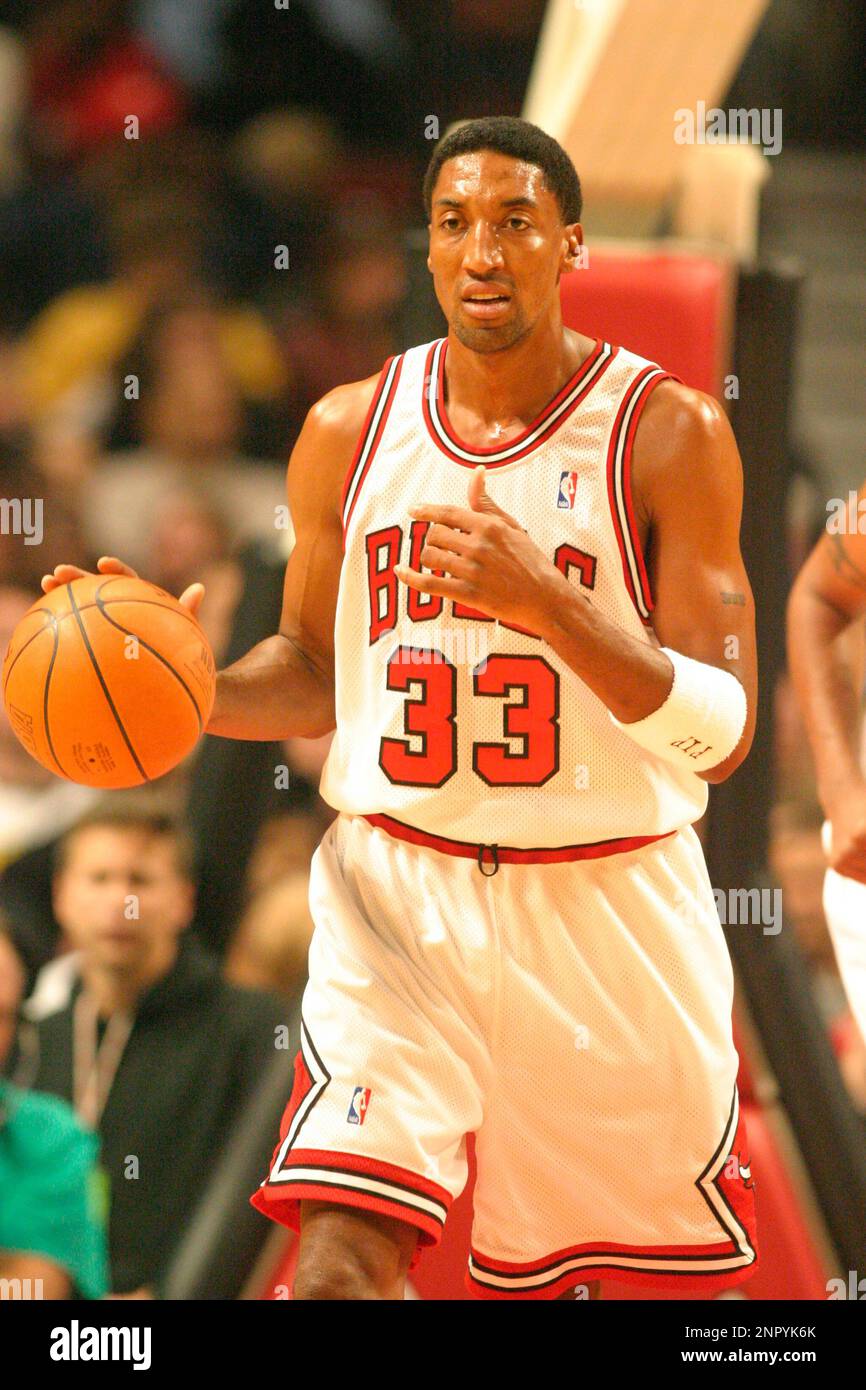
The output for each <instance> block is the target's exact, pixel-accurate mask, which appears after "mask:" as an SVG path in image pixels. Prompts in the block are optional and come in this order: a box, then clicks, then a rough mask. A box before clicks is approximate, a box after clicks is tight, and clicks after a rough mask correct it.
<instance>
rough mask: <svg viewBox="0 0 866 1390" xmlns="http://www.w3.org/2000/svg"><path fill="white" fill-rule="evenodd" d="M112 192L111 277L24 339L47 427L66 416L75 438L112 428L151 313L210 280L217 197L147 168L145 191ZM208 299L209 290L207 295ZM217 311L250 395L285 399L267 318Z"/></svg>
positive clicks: (68, 299)
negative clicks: (120, 373)
mask: <svg viewBox="0 0 866 1390" xmlns="http://www.w3.org/2000/svg"><path fill="white" fill-rule="evenodd" d="M179 157H180V155H179ZM110 167H111V166H110V165H109V168H110ZM105 177H106V178H107V177H108V175H106V176H105ZM112 193H113V196H111V198H110V206H109V220H110V228H109V240H110V243H111V247H112V270H113V273H112V277H111V279H110V280H109V282H108V283H107V284H97V285H82V286H79V287H78V288H75V289H72V290H69V291H68V292H67V293H65V294H61V295H60V296H59V297H58V298H57V299H55V300H54V301H53V302H52V303H50V304H49V305H48V306H47V307H46V308H45V309H44V310H43V311H42V313H41V314H39V315H38V317H37V318H36V319H35V320H34V321H33V322H32V324H30V325H29V327H28V329H27V332H26V334H25V336H24V338H23V340H22V352H21V360H22V371H23V378H24V388H25V390H26V394H27V401H28V405H29V409H30V412H31V415H32V418H33V420H34V423H35V425H37V426H38V427H39V428H40V429H45V428H52V427H54V428H56V423H55V422H56V420H57V419H58V418H59V420H60V422H61V424H62V425H63V426H64V430H65V433H66V434H73V433H74V432H75V430H76V429H78V430H79V431H82V432H85V433H86V432H90V433H93V432H95V431H96V432H98V431H100V430H104V429H105V428H107V424H108V421H109V420H110V419H111V417H112V413H113V411H114V409H115V405H116V401H117V400H121V401H122V400H123V390H124V386H125V384H126V383H124V382H123V381H120V382H119V383H116V382H115V381H114V379H113V374H114V373H116V372H117V370H118V368H119V366H120V364H121V363H122V362H123V361H124V359H125V357H126V356H127V355H128V354H129V353H130V351H131V349H133V347H134V346H135V344H136V340H137V338H138V337H139V335H141V334H142V333H144V334H145V335H146V333H147V326H148V325H147V320H148V315H149V314H150V312H151V311H152V310H154V309H158V308H159V307H160V306H162V305H165V304H171V303H176V302H177V300H178V299H179V297H180V296H190V293H191V290H190V287H195V286H199V285H200V283H201V273H202V265H203V263H204V261H205V246H206V243H207V238H208V229H209V226H210V207H209V205H208V197H207V194H206V193H205V192H203V191H202V190H200V189H197V188H195V187H194V186H193V187H192V188H188V187H186V186H185V183H184V181H183V179H182V178H180V177H179V176H178V175H177V174H176V173H175V174H172V173H170V172H167V171H160V170H159V169H158V167H157V168H156V169H153V170H150V171H149V166H148V165H147V164H145V165H144V169H143V174H142V183H141V185H140V186H138V185H135V186H133V187H126V186H121V187H120V188H118V187H117V184H116V179H115V186H114V188H113V191H112ZM271 256H273V252H272V253H271ZM271 263H272V262H271ZM199 298H200V299H202V298H206V292H205V291H203V290H200V291H199ZM213 314H214V317H215V320H216V333H217V336H218V339H219V343H220V350H221V352H222V354H223V358H224V362H225V367H226V369H227V371H228V373H229V375H230V378H231V382H232V386H233V389H234V390H235V391H236V392H237V393H238V394H239V396H240V398H241V399H242V400H243V401H245V402H246V401H249V402H251V403H252V404H253V405H259V404H261V405H264V406H267V405H268V403H273V402H275V401H278V400H281V399H282V395H283V393H284V391H285V389H286V384H287V378H286V368H285V366H284V364H283V363H282V362H281V360H280V356H279V351H278V348H277V344H276V341H275V339H274V336H273V335H272V333H271V332H270V330H269V329H268V327H267V325H266V324H265V322H264V320H263V318H262V317H261V315H260V314H259V313H258V312H257V311H256V310H255V309H252V308H250V307H248V306H246V305H243V304H237V303H230V304H225V305H220V306H219V307H216V308H214V310H213ZM118 386H119V390H118V389H117V388H118Z"/></svg>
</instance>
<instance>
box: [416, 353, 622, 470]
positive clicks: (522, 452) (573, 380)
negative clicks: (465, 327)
mask: <svg viewBox="0 0 866 1390" xmlns="http://www.w3.org/2000/svg"><path fill="white" fill-rule="evenodd" d="M440 342H442V343H443V348H442V352H441V353H440V355H439V370H438V374H437V379H436V406H437V414H438V416H439V421H440V424H441V426H442V430H443V432H444V433H445V435H446V436H447V438H448V440H450V442H451V444H453V445H455V446H456V447H457V448H459V449H462V450H463V452H464V453H467V454H469V455H470V456H471V457H470V458H469V459H464V458H461V457H460V456H459V454H456V453H453V452H452V450H451V449H449V448H448V445H447V443H446V442H445V440H443V439H442V438H440V436H439V435H438V434H437V433H436V430H435V428H434V426H433V420H432V416H431V414H430V401H429V394H428V393H429V391H430V388H431V375H432V368H433V355H434V353H435V351H436V348H437V347H438V345H439V343H440ZM605 347H610V344H606V343H605V342H604V340H603V339H602V338H597V339H596V343H595V347H594V348H593V349H592V351H591V352H590V354H589V356H588V357H587V358H586V359H585V361H583V362H582V363H581V364H580V366H579V367H578V369H577V371H576V372H575V373H574V375H573V376H572V377H570V378H569V380H568V381H567V382H566V383H565V385H564V386H563V387H561V388H560V390H559V391H557V393H556V395H555V396H554V397H553V399H552V400H550V401H548V403H547V405H546V406H545V407H544V409H543V410H542V411H541V413H540V414H539V415H538V416H536V418H535V419H534V420H533V421H532V424H531V425H527V427H526V429H525V430H523V431H522V433H521V434H519V435H516V436H515V438H514V439H508V440H506V442H505V443H504V444H492V445H488V446H485V447H484V448H475V447H474V446H472V445H469V444H466V443H465V442H464V441H463V440H462V439H461V438H460V436H459V435H458V434H457V433H456V431H455V430H454V427H453V426H452V424H451V422H450V420H449V419H448V416H447V414H446V411H445V356H446V354H447V352H448V339H447V338H442V339H437V340H436V342H434V343H432V344H431V346H430V351H429V352H428V354H427V361H426V363H425V366H424V378H423V390H422V393H421V411H422V414H423V416H424V423H425V424H426V426H427V431H428V433H429V435H430V438H431V439H432V440H433V443H434V444H435V445H436V447H437V448H438V449H441V451H442V453H443V454H445V455H446V457H448V458H450V459H452V460H453V462H454V463H459V464H461V465H462V466H463V467H464V468H474V467H475V465H476V464H478V463H483V464H485V465H486V466H487V467H488V468H501V467H503V466H504V465H505V464H506V463H514V462H515V461H516V460H517V459H521V458H526V456H527V455H528V454H531V453H532V451H533V450H534V449H537V448H538V447H539V445H541V444H544V443H545V442H546V441H547V440H548V439H550V437H551V436H552V435H553V434H555V433H556V431H557V430H558V429H559V427H560V425H562V424H563V422H564V421H565V420H567V419H568V418H569V416H570V415H571V414H572V413H573V411H575V410H576V409H577V407H578V406H579V405H580V403H581V401H584V400H585V399H586V397H587V396H588V395H589V393H590V391H591V390H592V388H593V386H595V385H596V383H597V382H599V381H601V379H602V377H603V376H604V374H605V372H606V371H607V369H608V367H609V366H610V364H611V362H612V361H613V360H614V358H615V357H616V355H617V353H618V352H619V348H618V347H610V356H609V357H608V359H607V361H606V362H605V363H604V365H603V366H602V368H601V370H600V371H599V372H598V373H597V374H596V375H595V376H594V377H593V379H592V381H591V382H589V383H588V384H587V386H586V387H585V388H584V390H583V391H580V392H579V393H578V395H577V396H576V397H575V399H574V401H573V402H572V403H571V405H570V406H569V408H568V410H565V411H563V413H562V414H561V415H560V416H558V417H557V419H556V420H554V421H553V422H552V423H551V425H550V426H549V428H548V429H546V430H544V432H543V433H542V434H540V435H539V436H538V438H537V439H535V440H533V442H532V443H531V444H528V445H527V446H526V448H524V449H520V448H517V450H516V452H514V453H510V454H509V455H508V457H507V458H504V459H498V460H496V459H493V458H492V455H494V454H498V453H501V452H502V450H503V449H513V448H514V447H515V445H520V443H521V442H522V441H523V440H524V439H526V438H527V437H528V436H529V435H531V434H532V433H533V432H534V431H535V430H537V429H538V426H539V425H540V424H543V422H544V421H545V420H546V419H547V417H548V416H549V415H550V414H551V413H552V412H553V411H555V410H556V408H557V406H558V405H560V404H561V402H562V401H563V400H565V398H566V396H568V395H569V394H570V393H571V392H572V391H573V390H574V388H575V386H578V385H579V384H580V382H581V381H583V379H584V378H585V377H586V376H587V375H588V374H589V372H590V371H591V370H592V368H593V367H594V366H595V363H596V362H597V361H598V359H599V357H600V356H601V354H602V352H603V351H604V349H605Z"/></svg>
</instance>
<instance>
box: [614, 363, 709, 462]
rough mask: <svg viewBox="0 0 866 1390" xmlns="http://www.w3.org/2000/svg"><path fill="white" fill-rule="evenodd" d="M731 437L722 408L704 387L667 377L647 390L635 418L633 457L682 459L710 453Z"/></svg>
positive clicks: (665, 459) (662, 459)
mask: <svg viewBox="0 0 866 1390" xmlns="http://www.w3.org/2000/svg"><path fill="white" fill-rule="evenodd" d="M732 439H733V436H732V433H731V426H730V423H729V421H728V417H727V415H726V414H725V411H724V409H723V408H722V406H721V405H720V404H719V402H718V401H717V400H716V399H715V397H714V396H711V395H709V394H708V393H707V392H706V391H699V390H697V389H696V388H695V387H693V386H686V385H685V384H684V383H683V382H681V381H674V380H672V379H671V378H670V377H668V378H666V379H664V380H662V381H660V382H659V383H658V385H657V386H655V387H654V388H653V390H652V391H651V392H650V394H649V396H648V398H647V401H646V404H645V406H644V408H643V411H642V413H641V417H640V420H639V422H638V427H637V431H636V434H635V440H634V460H635V464H636V465H637V464H639V463H640V461H641V460H643V461H644V462H653V461H655V462H656V463H658V464H663V463H665V462H667V463H673V462H674V461H676V460H677V459H681V460H683V461H684V462H688V461H689V460H693V461H694V460H696V459H697V458H699V457H701V456H704V455H707V454H712V453H714V452H715V450H716V449H718V448H719V447H721V446H722V444H723V443H727V442H728V441H731V440H732Z"/></svg>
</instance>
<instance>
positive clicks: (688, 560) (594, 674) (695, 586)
mask: <svg viewBox="0 0 866 1390" xmlns="http://www.w3.org/2000/svg"><path fill="white" fill-rule="evenodd" d="M632 491H633V497H634V503H635V508H636V511H637V513H638V518H639V523H640V525H641V529H642V530H643V531H645V532H646V533H647V535H648V546H647V550H648V554H647V567H648V574H649V579H650V585H651V589H652V592H653V596H654V601H655V609H654V612H653V626H654V629H655V632H656V634H657V636H658V638H659V642H660V644H661V647H663V648H668V649H669V650H670V651H671V652H672V653H675V654H679V655H680V656H681V657H686V658H690V659H691V660H692V661H693V662H696V663H703V666H702V667H698V666H688V664H687V663H680V665H679V667H678V669H677V671H676V680H677V681H678V682H679V688H678V689H674V686H675V668H674V664H673V662H672V660H671V658H670V657H669V656H668V655H667V654H666V652H665V651H662V650H657V649H656V648H655V647H653V646H650V645H649V644H647V643H645V642H642V641H639V640H638V639H636V638H633V637H632V636H631V635H630V634H628V633H626V632H624V631H622V630H621V629H620V628H618V627H617V625H616V624H614V623H612V622H610V620H609V619H607V618H605V617H604V616H603V615H602V614H600V613H598V612H597V611H596V610H595V609H593V608H592V606H591V605H590V604H588V603H587V602H586V600H585V599H583V598H582V597H581V595H580V594H579V593H578V592H577V591H576V590H574V591H573V597H570V598H569V600H568V601H567V602H563V601H562V600H560V601H558V602H557V603H556V605H555V611H554V615H553V617H552V620H551V621H550V622H549V623H548V624H546V626H545V631H544V634H543V635H544V636H545V637H546V638H547V640H548V641H549V642H551V644H552V645H553V647H554V649H555V650H556V651H557V652H558V653H559V654H560V655H561V656H562V657H563V659H564V660H565V661H567V662H568V664H569V665H570V666H571V667H572V669H574V670H575V671H576V672H577V674H578V675H580V677H581V678H582V679H583V680H584V681H585V682H586V684H587V685H588V686H589V687H590V689H591V690H593V691H594V693H595V694H596V695H598V697H599V698H600V699H601V700H602V701H603V702H604V703H605V704H606V705H607V707H608V709H609V710H610V712H611V714H612V715H613V716H614V717H615V718H616V719H617V720H618V721H621V723H622V727H623V728H624V729H625V730H626V732H628V726H629V725H630V724H634V725H635V726H636V727H635V730H634V734H635V735H637V733H638V732H639V730H638V728H637V726H638V725H641V730H640V732H641V733H643V730H644V729H647V730H649V731H650V733H651V734H652V735H653V737H650V736H649V734H647V738H648V741H647V742H644V744H643V746H644V747H653V746H657V748H658V751H659V753H660V755H661V756H665V755H667V751H668V749H669V748H672V747H673V739H674V738H675V737H676V736H677V735H678V734H680V732H681V737H682V750H683V751H684V753H685V751H686V750H690V749H699V748H700V747H701V746H703V745H702V744H701V743H700V742H698V743H695V744H694V745H693V744H692V743H691V740H692V738H696V739H698V740H700V739H701V738H704V739H705V740H706V744H707V745H710V746H711V751H709V752H708V753H707V754H706V755H705V757H704V758H703V764H702V765H701V764H692V767H693V770H694V771H695V772H697V774H698V776H700V777H703V778H704V780H705V781H708V782H722V781H724V780H725V778H727V777H728V776H730V774H731V773H732V772H733V771H734V770H735V768H737V767H738V766H739V764H740V763H741V762H742V761H743V759H744V758H745V757H746V754H747V753H748V751H749V748H750V746H751V742H752V737H753V734H754V728H755V712H756V704H757V656H756V647H755V619H754V603H753V599H752V593H751V589H750V586H749V581H748V578H747V576H746V571H745V566H744V564H743V559H742V555H741V553H740V543H739V530H740V517H741V511H742V493H743V483H742V465H741V463H740V458H739V453H738V451H737V446H736V441H735V440H734V437H733V433H732V431H731V428H730V425H729V424H728V421H727V419H726V417H725V414H724V412H723V411H722V409H721V407H720V406H719V405H718V404H717V402H715V401H714V400H712V398H711V397H709V396H706V395H704V394H703V393H702V392H699V391H693V390H691V389H689V388H687V387H684V386H680V385H679V384H677V383H676V382H662V383H661V384H660V385H659V386H657V387H656V388H655V390H654V391H653V394H652V395H651V397H650V399H649V401H648V403H647V406H646V408H645V410H644V413H643V416H642V417H641V420H640V424H639V426H638V429H637V432H636V435H635V443H634V454H633V467H632ZM560 592H561V593H562V592H564V591H562V590H560ZM715 672H721V673H724V679H722V678H721V677H719V676H717V675H716V674H715ZM731 678H733V679H731ZM735 682H736V683H735ZM669 697H670V700H669ZM687 697H688V698H687ZM663 711H664V712H663ZM651 716H652V717H654V720H655V727H654V728H653V726H651V725H650V724H649V720H650V717H651ZM665 721H667V722H665ZM740 721H742V722H740ZM732 728H736V729H738V730H740V731H741V732H739V737H738V738H737V739H736V742H735V743H734V744H733V746H732V747H731V748H729V749H728V751H726V752H725V754H724V756H723V757H722V758H721V759H720V760H719V761H717V762H715V763H714V762H713V761H712V759H713V757H714V752H713V751H712V745H714V746H715V748H719V747H721V748H724V747H725V737H726V736H728V737H729V736H730V730H731V729H732ZM659 733H660V735H661V736H660V737H658V734H659ZM669 735H670V737H669ZM637 741H639V742H640V741H641V738H638V739H637ZM663 749H664V751H663ZM677 756H678V753H676V752H675V753H673V755H672V756H671V761H674V760H675V759H676V757H677ZM689 756H691V754H690V753H689ZM683 765H685V766H688V765H689V763H688V762H684V764H683Z"/></svg>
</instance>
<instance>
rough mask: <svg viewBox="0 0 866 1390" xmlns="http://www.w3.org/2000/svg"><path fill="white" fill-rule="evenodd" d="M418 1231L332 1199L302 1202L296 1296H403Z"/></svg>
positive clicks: (402, 1222)
mask: <svg viewBox="0 0 866 1390" xmlns="http://www.w3.org/2000/svg"><path fill="white" fill-rule="evenodd" d="M417 1241H418V1231H417V1229H416V1228H415V1227H413V1226H410V1225H408V1224H407V1223H406V1222H405V1221H396V1220H394V1219H393V1218H392V1217H388V1216H380V1215H379V1214H378V1213H377V1212H371V1211H365V1210H360V1209H358V1210H355V1209H353V1208H351V1207H342V1206H336V1205H334V1204H332V1203H329V1202H301V1236H300V1250H299V1254H298V1265H297V1270H296V1272H295V1283H294V1288H293V1292H292V1297H293V1298H294V1299H296V1300H297V1299H305V1300H309V1299H330V1300H334V1299H339V1300H346V1299H357V1300H368V1299H378V1298H386V1299H402V1298H403V1295H404V1291H405V1287H406V1274H407V1271H408V1269H409V1264H410V1261H411V1259H412V1256H413V1255H414V1253H415V1246H416V1244H417Z"/></svg>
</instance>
